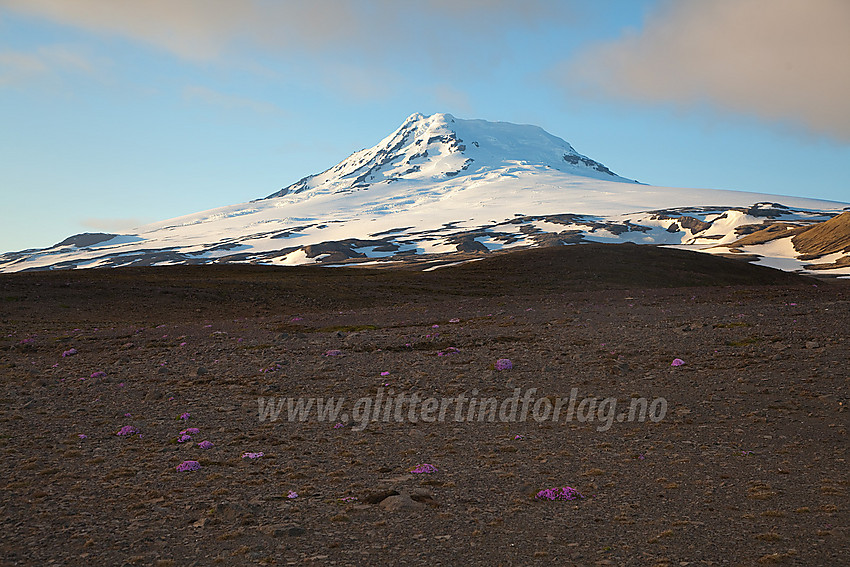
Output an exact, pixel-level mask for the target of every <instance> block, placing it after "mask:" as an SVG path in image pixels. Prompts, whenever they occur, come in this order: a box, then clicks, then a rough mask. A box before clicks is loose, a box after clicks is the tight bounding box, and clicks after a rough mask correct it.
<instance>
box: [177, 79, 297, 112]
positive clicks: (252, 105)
mask: <svg viewBox="0 0 850 567" xmlns="http://www.w3.org/2000/svg"><path fill="white" fill-rule="evenodd" d="M183 98H185V99H186V100H188V101H200V102H204V103H206V104H210V105H213V106H221V107H225V108H235V109H248V110H253V111H254V112H258V113H260V114H284V112H283V110H282V109H281V108H280V107H278V106H276V105H274V104H272V103H270V102H265V101H261V100H254V99H251V98H246V97H242V96H236V95H230V94H226V93H222V92H219V91H216V90H214V89H210V88H208V87H204V86H199V85H190V86H187V87H185V88H184V89H183Z"/></svg>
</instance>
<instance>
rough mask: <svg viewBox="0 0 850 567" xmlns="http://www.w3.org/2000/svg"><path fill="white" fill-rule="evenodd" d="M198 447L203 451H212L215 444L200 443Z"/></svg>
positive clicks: (209, 442)
mask: <svg viewBox="0 0 850 567" xmlns="http://www.w3.org/2000/svg"><path fill="white" fill-rule="evenodd" d="M198 447H200V448H201V449H212V448H213V444H212V442H211V441H201V442H200V443H198Z"/></svg>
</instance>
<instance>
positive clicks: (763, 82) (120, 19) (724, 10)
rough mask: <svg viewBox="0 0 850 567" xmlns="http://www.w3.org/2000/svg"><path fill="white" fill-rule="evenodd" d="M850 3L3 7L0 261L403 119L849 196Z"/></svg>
mask: <svg viewBox="0 0 850 567" xmlns="http://www.w3.org/2000/svg"><path fill="white" fill-rule="evenodd" d="M848 30H850V2H846V1H845V0H806V1H803V0H712V1H711V2H707V1H703V0H678V1H676V2H671V1H653V0H622V1H616V0H596V1H593V2H591V1H584V2H579V1H570V0H557V1H549V0H526V1H524V2H514V1H509V0H467V1H464V0H454V1H452V0H419V1H417V2H407V1H401V0H394V1H393V0H369V1H366V0H362V1H355V0H351V1H342V0H312V1H300V0H299V1H288V2H286V1H272V0H137V1H135V2H115V1H113V0H73V1H71V0H0V196H2V211H3V215H2V222H0V251H9V250H20V249H24V248H34V247H44V246H49V245H52V244H54V243H56V242H59V241H61V240H63V239H64V238H65V237H67V236H69V235H72V234H76V233H79V232H127V231H131V230H132V228H133V227H134V226H137V225H140V224H144V223H147V222H153V221H156V220H163V219H166V218H170V217H175V216H179V215H183V214H188V213H192V212H197V211H201V210H204V209H209V208H213V207H217V206H222V205H229V204H235V203H239V202H244V201H249V200H251V199H256V198H259V197H264V196H266V195H268V194H270V193H273V192H274V191H277V190H278V189H280V188H281V187H284V186H286V185H289V184H290V183H292V182H294V181H297V180H298V179H300V178H301V177H304V176H305V175H309V174H312V173H317V172H319V171H322V170H324V169H326V168H328V167H330V166H332V165H334V164H336V163H337V162H338V161H340V160H342V159H343V158H345V157H346V156H348V155H349V154H350V153H352V152H354V151H356V150H359V149H362V148H364V147H369V146H372V145H374V144H375V143H377V142H378V141H380V140H381V139H382V138H383V137H385V136H387V135H388V134H390V133H391V132H392V131H393V130H394V129H395V128H397V127H398V126H399V125H400V124H401V123H402V121H403V120H404V119H405V118H406V117H407V116H408V115H410V114H412V113H413V112H422V113H425V114H431V113H434V112H449V113H452V114H454V115H455V116H458V117H460V118H483V119H487V120H502V121H507V122H517V123H529V124H536V125H538V126H541V127H543V128H544V129H546V130H547V131H549V132H550V133H552V134H554V135H556V136H560V137H561V138H564V139H565V140H567V141H568V142H570V143H571V144H572V145H573V147H575V148H576V150H577V151H579V152H580V153H583V154H585V155H587V156H589V157H591V158H593V159H595V160H597V161H600V162H602V163H604V164H605V165H607V166H608V167H609V168H611V169H612V170H613V171H614V172H616V173H618V174H620V175H623V176H625V177H628V178H633V179H638V180H639V181H642V182H645V183H650V184H653V185H664V186H675V187H708V188H717V189H736V190H742V191H757V192H764V193H774V194H780V195H799V196H808V197H816V198H822V199H831V200H837V201H850V181H848V179H850V62H848V61H850V60H848V57H847V54H848V53H850V32H848Z"/></svg>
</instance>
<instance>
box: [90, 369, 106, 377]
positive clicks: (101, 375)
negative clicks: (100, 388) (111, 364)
mask: <svg viewBox="0 0 850 567" xmlns="http://www.w3.org/2000/svg"><path fill="white" fill-rule="evenodd" d="M105 376H106V372H104V371H103V370H98V371H97V372H92V373H91V376H89V378H104V377H105Z"/></svg>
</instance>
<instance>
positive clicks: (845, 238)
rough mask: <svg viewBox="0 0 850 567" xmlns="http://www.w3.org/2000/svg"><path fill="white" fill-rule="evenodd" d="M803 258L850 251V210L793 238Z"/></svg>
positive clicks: (810, 258)
mask: <svg viewBox="0 0 850 567" xmlns="http://www.w3.org/2000/svg"><path fill="white" fill-rule="evenodd" d="M791 242H793V243H794V247H795V248H796V249H797V251H798V252H800V254H801V256H800V259H801V260H813V259H814V258H819V257H820V256H824V255H826V254H832V253H835V252H842V251H843V252H850V211H848V212H845V213H841V214H840V215H838V216H837V217H834V218H831V219H829V220H828V221H825V222H821V223H818V224H816V225H814V226H811V227H809V228H807V229H806V230H803V231H801V232H799V233H797V234H796V235H795V236H794V238H793V239H792V240H791Z"/></svg>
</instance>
